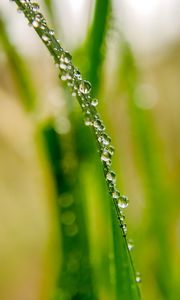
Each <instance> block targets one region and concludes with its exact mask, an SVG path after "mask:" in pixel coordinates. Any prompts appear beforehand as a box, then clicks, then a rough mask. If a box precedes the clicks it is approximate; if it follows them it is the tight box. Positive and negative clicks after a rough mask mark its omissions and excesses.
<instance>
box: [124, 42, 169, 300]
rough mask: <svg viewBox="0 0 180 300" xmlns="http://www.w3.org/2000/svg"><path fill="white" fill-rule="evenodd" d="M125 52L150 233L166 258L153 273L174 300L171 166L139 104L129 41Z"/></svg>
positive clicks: (165, 295)
mask: <svg viewBox="0 0 180 300" xmlns="http://www.w3.org/2000/svg"><path fill="white" fill-rule="evenodd" d="M121 51H122V54H121V58H122V59H121V61H122V64H121V66H120V78H121V81H120V82H121V88H123V90H124V91H126V93H127V101H128V108H129V112H130V117H131V123H132V127H133V131H134V132H135V140H134V144H135V145H136V147H137V148H138V153H140V154H139V155H140V157H139V159H138V162H139V163H140V165H141V167H142V174H143V181H144V185H145V190H146V191H145V192H146V195H147V199H148V206H149V211H150V216H151V223H150V225H149V234H150V236H153V237H156V243H157V244H158V248H159V249H163V255H162V254H161V251H160V252H159V255H158V257H157V260H156V268H155V269H154V270H153V272H154V275H155V278H156V281H157V283H158V286H159V289H160V292H161V294H162V297H163V299H171V298H170V294H171V277H172V276H171V275H170V274H171V265H170V253H169V242H168V240H167V238H166V232H165V230H164V228H168V222H169V221H168V218H167V214H168V213H169V211H170V205H169V197H170V191H169V189H168V184H167V178H166V172H165V170H167V166H166V163H165V161H163V159H162V146H161V143H160V138H159V136H158V133H157V131H156V130H155V127H154V121H153V117H152V115H151V112H150V111H145V110H142V109H140V108H138V107H137V105H136V93H135V90H136V88H137V87H138V80H139V79H138V72H137V68H136V66H135V61H134V57H133V54H132V52H131V49H130V47H129V45H128V44H127V43H126V42H124V44H123V48H122V49H121ZM160 212H161V213H160ZM164 262H166V263H164Z"/></svg>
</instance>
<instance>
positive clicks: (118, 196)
mask: <svg viewBox="0 0 180 300" xmlns="http://www.w3.org/2000/svg"><path fill="white" fill-rule="evenodd" d="M112 197H113V199H115V200H118V199H119V198H120V192H119V191H118V190H115V191H114V192H113V193H112Z"/></svg>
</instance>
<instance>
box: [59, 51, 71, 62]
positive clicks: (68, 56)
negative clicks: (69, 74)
mask: <svg viewBox="0 0 180 300" xmlns="http://www.w3.org/2000/svg"><path fill="white" fill-rule="evenodd" d="M60 59H61V61H62V62H65V63H66V64H68V63H70V61H71V59H72V56H71V54H70V53H69V52H67V51H64V52H63V53H62V54H61V58H60Z"/></svg>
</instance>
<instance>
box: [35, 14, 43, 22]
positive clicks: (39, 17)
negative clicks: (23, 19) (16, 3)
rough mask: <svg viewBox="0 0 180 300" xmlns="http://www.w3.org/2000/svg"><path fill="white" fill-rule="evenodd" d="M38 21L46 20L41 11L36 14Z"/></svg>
mask: <svg viewBox="0 0 180 300" xmlns="http://www.w3.org/2000/svg"><path fill="white" fill-rule="evenodd" d="M35 19H36V21H38V22H42V21H43V20H44V17H43V15H42V14H41V13H37V14H36V16H35Z"/></svg>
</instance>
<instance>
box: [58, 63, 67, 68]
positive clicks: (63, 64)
mask: <svg viewBox="0 0 180 300" xmlns="http://www.w3.org/2000/svg"><path fill="white" fill-rule="evenodd" d="M59 67H60V69H61V70H66V69H67V65H66V64H65V63H60V65H59Z"/></svg>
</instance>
